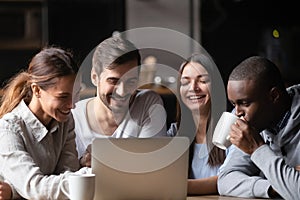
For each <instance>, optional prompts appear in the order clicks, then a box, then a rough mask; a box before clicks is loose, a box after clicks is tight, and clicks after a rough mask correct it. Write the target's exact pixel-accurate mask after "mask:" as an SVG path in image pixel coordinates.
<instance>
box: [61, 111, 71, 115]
mask: <svg viewBox="0 0 300 200" xmlns="http://www.w3.org/2000/svg"><path fill="white" fill-rule="evenodd" d="M60 112H61V113H62V114H63V115H68V114H70V112H71V111H70V110H68V111H62V110H60Z"/></svg>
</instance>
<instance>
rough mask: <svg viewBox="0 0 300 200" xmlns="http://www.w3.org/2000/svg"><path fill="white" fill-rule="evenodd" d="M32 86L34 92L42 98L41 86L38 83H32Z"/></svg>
mask: <svg viewBox="0 0 300 200" xmlns="http://www.w3.org/2000/svg"><path fill="white" fill-rule="evenodd" d="M30 87H31V90H32V94H33V95H34V96H36V97H37V98H40V97H41V95H40V92H41V88H40V87H39V86H38V85H37V84H36V83H32V84H31V86H30Z"/></svg>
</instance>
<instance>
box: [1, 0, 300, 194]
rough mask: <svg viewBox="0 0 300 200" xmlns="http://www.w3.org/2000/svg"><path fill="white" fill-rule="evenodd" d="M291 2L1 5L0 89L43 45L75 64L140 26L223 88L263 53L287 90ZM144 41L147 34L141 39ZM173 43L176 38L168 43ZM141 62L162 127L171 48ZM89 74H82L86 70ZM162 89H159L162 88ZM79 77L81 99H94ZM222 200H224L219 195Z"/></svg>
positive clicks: (299, 53)
mask: <svg viewBox="0 0 300 200" xmlns="http://www.w3.org/2000/svg"><path fill="white" fill-rule="evenodd" d="M296 3H297V2H296V1H293V0H286V1H282V0H0V67H1V73H0V84H1V85H0V89H1V87H3V86H4V84H5V83H6V82H7V81H8V79H9V78H10V77H12V76H13V75H14V74H16V73H17V72H19V71H20V70H22V69H24V68H26V67H27V65H28V63H29V61H30V58H31V57H32V56H33V55H34V54H36V53H37V52H38V51H39V50H40V49H41V48H42V47H43V46H45V45H58V46H62V47H65V48H69V49H71V50H72V51H73V52H74V54H75V58H76V59H77V62H78V63H79V64H82V63H84V60H85V59H86V57H87V56H88V55H89V53H90V52H91V51H92V50H93V49H94V48H95V47H96V45H97V44H99V43H100V42H101V41H103V40H104V39H106V38H108V37H110V36H111V35H112V34H114V33H118V32H124V31H128V30H132V29H135V28H141V27H159V28H166V29H169V30H172V31H176V32H179V33H181V34H184V35H186V36H187V37H189V38H191V39H193V40H194V41H196V42H198V43H199V44H200V45H201V46H202V47H203V48H204V49H205V50H206V51H207V52H208V53H209V55H210V56H211V57H212V58H213V60H214V62H215V63H216V65H217V67H218V70H219V72H220V74H221V76H222V78H223V81H224V83H225V82H226V81H227V80H226V79H227V77H228V75H229V73H230V72H231V70H232V69H233V67H235V66H236V65H237V64H238V63H240V62H241V61H242V60H244V59H245V58H246V57H249V56H251V55H262V56H266V57H267V58H269V59H271V60H272V61H274V62H275V63H276V64H277V66H278V67H279V69H280V71H281V72H282V75H283V77H284V80H285V82H286V85H287V86H289V85H293V84H298V83H300V60H299V58H300V39H299V38H300V37H299V36H300V21H299V20H298V16H297V13H298V12H299V11H298V10H297V9H298V6H296V5H295V4H296ZM144 38H145V39H147V35H145V37H144ZM174 43H176V41H174ZM141 55H142V63H144V64H145V63H146V64H147V63H148V64H149V62H150V64H154V65H157V66H158V67H156V68H155V70H154V71H152V72H151V73H152V74H151V79H152V80H151V81H152V82H153V84H151V85H150V86H149V85H145V86H143V87H151V88H152V89H154V90H156V91H157V92H158V93H159V94H161V96H162V97H163V100H164V102H165V103H166V102H168V103H166V109H167V112H168V124H170V123H171V122H172V121H174V119H175V110H174V109H173V108H174V106H175V104H176V98H175V97H174V95H173V94H172V92H171V91H170V90H172V89H174V88H175V87H176V77H173V76H172V75H170V74H163V72H161V71H160V69H159V65H161V64H163V65H165V66H170V67H172V68H174V69H178V68H179V67H180V64H181V62H182V59H183V58H182V57H181V56H180V55H177V54H176V53H174V52H172V51H165V50H159V49H151V48H146V49H142V50H141ZM88 73H89V71H88ZM162 83H163V85H164V86H167V87H162V86H161V84H162ZM94 94H95V89H94V88H93V87H92V84H91V83H90V82H89V81H88V80H86V82H85V83H84V87H83V88H82V91H81V97H82V98H86V97H88V96H93V95H94ZM224 199H226V198H225V197H224Z"/></svg>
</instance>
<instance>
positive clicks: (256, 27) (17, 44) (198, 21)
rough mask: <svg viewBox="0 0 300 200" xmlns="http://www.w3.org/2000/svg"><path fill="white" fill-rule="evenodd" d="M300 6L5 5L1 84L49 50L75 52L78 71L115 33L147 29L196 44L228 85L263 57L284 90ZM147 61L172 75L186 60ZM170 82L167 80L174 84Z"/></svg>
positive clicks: (298, 48) (70, 1)
mask: <svg viewBox="0 0 300 200" xmlns="http://www.w3.org/2000/svg"><path fill="white" fill-rule="evenodd" d="M296 3H297V1H292V0H285V1H282V0H280V1H279V0H0V67H1V71H0V72H1V73H0V84H1V87H2V86H3V84H4V83H5V82H6V81H7V79H8V78H10V77H11V76H12V75H14V74H15V73H17V72H18V71H19V70H21V69H23V68H26V67H27V64H28V63H29V61H30V58H31V57H32V56H33V55H34V54H35V53H37V52H38V51H39V50H40V49H41V48H42V47H43V46H45V45H47V44H50V45H52V44H54V45H58V46H62V47H65V48H69V49H72V50H73V52H74V54H75V57H76V59H77V61H78V63H79V64H80V63H81V62H82V61H83V59H84V58H85V57H86V56H87V55H88V53H89V52H90V51H91V50H92V49H93V48H94V47H95V46H96V45H97V44H98V43H100V42H101V41H102V40H104V39H106V38H107V37H109V36H111V35H112V33H113V32H115V31H119V32H122V31H125V30H129V29H132V28H137V27H144V26H155V27H164V28H170V29H173V30H176V31H179V32H181V33H184V34H186V35H188V36H190V37H191V38H193V39H195V40H196V41H198V42H199V43H200V44H201V45H202V46H203V47H204V48H205V49H206V51H207V52H208V53H209V54H210V55H211V56H212V58H213V59H214V61H215V63H216V64H217V66H218V68H219V71H220V72H221V75H222V77H223V79H224V82H226V81H227V80H226V79H227V76H228V74H229V73H230V71H231V70H232V68H233V67H234V66H235V65H237V64H238V63H239V62H241V61H242V60H243V59H245V58H246V57H249V56H251V55H263V56H266V57H268V58H269V59H271V60H272V61H274V62H275V63H276V64H277V65H278V67H279V68H280V70H281V72H282V74H283V76H284V78H285V81H286V84H287V86H288V85H291V84H295V83H299V82H300V67H299V65H300V61H299V58H300V39H299V36H300V21H299V20H298V19H297V13H298V12H299V11H298V7H297V6H296V5H295V4H296ZM174 42H176V41H174ZM149 56H150V58H151V59H149ZM142 59H143V62H144V61H145V62H146V61H149V60H150V61H152V62H153V61H155V62H156V63H163V64H166V65H169V66H173V67H174V68H179V65H180V63H181V61H182V60H181V58H179V57H178V56H177V55H174V54H172V52H153V51H151V50H148V51H147V50H144V51H143V53H142ZM155 77H156V75H154V76H153V78H155ZM156 78H157V77H156ZM168 80H169V79H168ZM157 81H159V80H158V79H157ZM173 81H174V80H173V79H170V83H172V82H173Z"/></svg>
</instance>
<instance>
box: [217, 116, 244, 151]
mask: <svg viewBox="0 0 300 200" xmlns="http://www.w3.org/2000/svg"><path fill="white" fill-rule="evenodd" d="M237 119H239V117H238V116H236V115H234V114H232V113H230V112H223V114H222V116H221V117H220V119H219V121H218V123H217V126H216V128H215V131H214V135H213V140H212V142H213V144H214V145H216V146H217V147H219V148H221V149H224V150H225V149H227V148H228V147H229V146H230V145H231V142H230V139H229V133H230V130H231V125H232V124H234V123H235V122H236V120H237Z"/></svg>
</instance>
